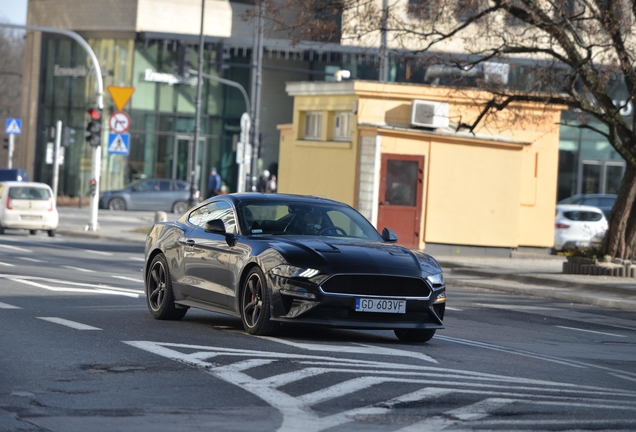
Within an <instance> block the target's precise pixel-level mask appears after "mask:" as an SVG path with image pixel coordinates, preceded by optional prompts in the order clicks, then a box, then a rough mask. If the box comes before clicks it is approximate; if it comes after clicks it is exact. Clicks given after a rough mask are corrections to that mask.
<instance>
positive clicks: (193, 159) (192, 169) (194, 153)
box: [188, 0, 205, 207]
mask: <svg viewBox="0 0 636 432" xmlns="http://www.w3.org/2000/svg"><path fill="white" fill-rule="evenodd" d="M204 18H205V0H201V31H200V32H199V64H198V67H199V74H198V77H197V100H196V108H195V111H196V112H195V114H194V141H190V144H189V149H188V150H189V152H188V154H189V155H190V160H189V161H188V172H189V173H190V200H189V201H190V202H189V204H190V207H194V206H195V204H196V198H195V192H196V173H197V159H198V154H199V135H200V134H201V123H200V122H201V75H202V74H203V24H204Z"/></svg>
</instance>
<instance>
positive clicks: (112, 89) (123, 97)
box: [108, 86, 135, 111]
mask: <svg viewBox="0 0 636 432" xmlns="http://www.w3.org/2000/svg"><path fill="white" fill-rule="evenodd" d="M134 91H135V88H134V87H116V86H108V93H110V97H111V98H113V102H115V106H116V107H117V111H121V110H122V109H124V107H125V106H126V104H127V103H128V101H129V100H130V97H131V96H132V94H133V92H134Z"/></svg>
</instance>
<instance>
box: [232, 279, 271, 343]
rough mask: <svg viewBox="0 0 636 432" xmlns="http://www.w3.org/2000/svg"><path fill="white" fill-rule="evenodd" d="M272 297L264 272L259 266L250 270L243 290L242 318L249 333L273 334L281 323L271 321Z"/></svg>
mask: <svg viewBox="0 0 636 432" xmlns="http://www.w3.org/2000/svg"><path fill="white" fill-rule="evenodd" d="M270 305H271V298H270V294H269V290H268V288H267V282H266V281H265V276H264V275H263V272H262V271H261V269H259V268H258V267H254V268H252V269H251V270H250V272H249V273H248V275H247V277H246V278H245V284H244V285H243V290H242V291H241V305H240V307H241V319H242V321H243V327H245V330H246V331H247V332H248V333H249V334H253V335H259V336H273V335H275V334H276V333H277V332H278V329H279V328H280V323H277V322H273V321H271V319H270V318H271V312H270Z"/></svg>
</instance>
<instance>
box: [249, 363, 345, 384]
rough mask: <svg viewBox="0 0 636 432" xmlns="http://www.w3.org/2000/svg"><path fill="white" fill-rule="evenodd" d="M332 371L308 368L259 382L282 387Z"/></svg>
mask: <svg viewBox="0 0 636 432" xmlns="http://www.w3.org/2000/svg"><path fill="white" fill-rule="evenodd" d="M332 371H333V369H328V368H317V367H310V368H306V369H301V370H297V371H293V372H287V373H283V374H279V375H274V376H271V377H269V378H263V379H262V380H261V382H262V383H263V384H265V385H267V386H270V387H274V388H276V387H282V386H284V385H287V384H290V383H293V382H296V381H300V380H303V379H305V378H310V377H314V376H317V375H320V374H324V373H327V372H332Z"/></svg>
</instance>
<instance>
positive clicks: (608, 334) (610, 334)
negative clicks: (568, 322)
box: [555, 326, 627, 338]
mask: <svg viewBox="0 0 636 432" xmlns="http://www.w3.org/2000/svg"><path fill="white" fill-rule="evenodd" d="M555 327H558V328H562V329H566V330H576V331H582V332H586V333H596V334H602V335H605V336H614V337H620V338H624V337H627V336H623V335H617V334H614V333H605V332H599V331H594V330H583V329H579V328H574V327H565V326H555Z"/></svg>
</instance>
